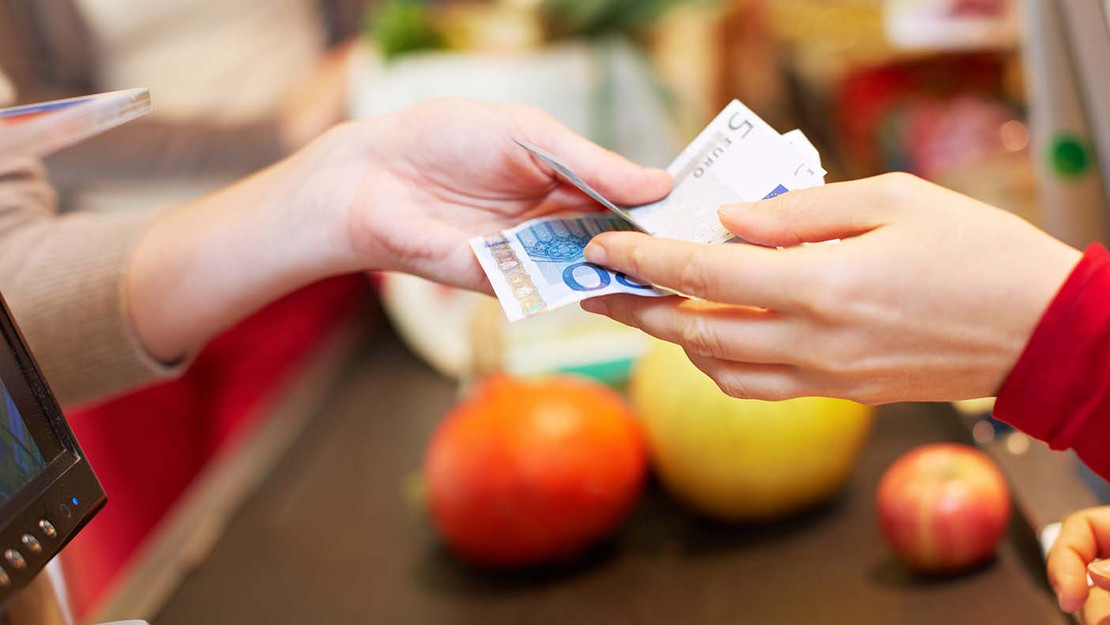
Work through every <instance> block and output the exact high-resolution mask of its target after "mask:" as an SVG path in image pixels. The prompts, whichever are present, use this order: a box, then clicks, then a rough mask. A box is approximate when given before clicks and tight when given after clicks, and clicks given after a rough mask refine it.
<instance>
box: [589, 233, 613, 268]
mask: <svg viewBox="0 0 1110 625" xmlns="http://www.w3.org/2000/svg"><path fill="white" fill-rule="evenodd" d="M584 253H585V255H586V260H588V261H590V262H591V263H594V264H595V265H605V264H608V262H609V253H608V252H607V251H606V250H605V246H604V245H602V244H601V243H600V242H598V241H597V239H594V240H593V241H590V244H589V245H587V246H586V250H585V252H584Z"/></svg>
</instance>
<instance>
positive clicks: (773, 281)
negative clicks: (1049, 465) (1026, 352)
mask: <svg viewBox="0 0 1110 625" xmlns="http://www.w3.org/2000/svg"><path fill="white" fill-rule="evenodd" d="M720 217H721V221H722V223H723V224H724V225H725V226H726V227H727V228H728V229H729V230H730V231H731V232H732V233H734V234H736V235H737V236H739V237H741V238H743V239H745V240H747V241H750V242H751V243H754V244H756V245H742V244H726V245H716V246H707V245H696V244H691V243H684V242H679V241H673V240H665V239H659V238H653V237H649V236H647V235H643V234H639V233H631V232H619V233H605V234H602V235H600V236H598V237H596V238H595V239H594V240H593V242H592V243H591V244H590V246H589V247H587V248H586V258H587V259H589V260H590V261H591V262H594V263H597V264H600V265H604V266H606V267H609V268H611V269H614V270H617V271H622V272H624V273H626V274H628V275H630V276H634V277H636V278H639V279H641V280H644V281H647V282H650V283H652V284H656V285H659V286H663V287H667V288H670V289H673V290H675V291H678V292H680V293H684V294H687V295H690V296H693V297H695V298H699V300H703V301H698V300H688V299H684V298H680V297H671V298H664V299H645V298H637V297H635V296H627V295H613V296H609V297H606V298H598V299H593V300H587V301H586V302H583V304H582V306H583V308H585V309H586V310H588V311H590V312H595V313H600V314H605V315H608V316H610V317H612V318H613V319H616V320H617V321H620V322H623V323H626V324H628V325H632V326H635V327H638V328H641V329H643V330H645V331H646V332H648V333H649V334H653V335H655V336H657V337H659V338H662V339H664V340H668V341H672V342H675V343H678V344H680V345H682V346H683V347H684V348H685V349H686V352H687V353H688V354H689V356H690V358H691V360H692V361H693V362H694V364H696V365H697V366H698V367H699V368H701V369H702V370H703V371H705V372H706V373H707V374H709V376H710V377H712V378H713V379H714V380H715V381H716V382H717V383H718V384H719V385H720V386H721V387H722V388H723V389H724V390H725V391H726V392H728V393H729V394H732V395H734V396H739V397H752V398H760V399H785V398H789V397H796V396H803V395H824V396H831V397H843V398H848V399H854V400H857V401H861V402H866V403H885V402H893V401H911V400H929V401H939V400H955V399H966V398H972V397H984V396H989V395H993V394H995V392H996V391H997V390H998V388H999V386H1000V385H1001V383H1002V381H1003V380H1004V379H1005V377H1006V375H1007V374H1008V372H1009V371H1010V369H1011V368H1012V367H1013V365H1014V364H1015V363H1016V361H1017V359H1018V357H1019V356H1020V354H1021V351H1022V349H1023V348H1024V346H1025V344H1026V342H1027V341H1028V339H1029V336H1030V334H1031V333H1032V331H1033V329H1034V327H1035V326H1036V324H1037V321H1038V320H1039V318H1040V316H1041V314H1042V312H1043V311H1044V310H1045V308H1046V307H1047V305H1048V303H1049V302H1050V301H1051V299H1052V297H1053V296H1054V294H1055V293H1056V291H1057V290H1058V289H1059V287H1060V286H1061V284H1062V283H1063V282H1064V280H1065V278H1066V277H1067V275H1068V274H1069V273H1070V271H1071V270H1072V268H1073V267H1074V266H1075V264H1076V263H1077V262H1078V261H1079V258H1080V253H1079V252H1078V251H1077V250H1074V249H1072V248H1070V247H1068V246H1067V245H1065V244H1063V243H1061V242H1059V241H1057V240H1055V239H1053V238H1052V237H1050V236H1048V235H1047V234H1045V233H1044V232H1041V231H1040V230H1038V229H1036V228H1034V227H1033V226H1032V225H1030V224H1028V223H1026V222H1024V221H1022V220H1021V219H1019V218H1017V217H1015V216H1013V215H1011V214H1010V213H1007V212H1005V211H1002V210H999V209H996V208H994V207H991V206H988V205H986V204H983V203H981V202H978V201H975V200H972V199H970V198H967V197H965V196H962V195H960V194H958V193H955V192H952V191H949V190H946V189H943V188H941V187H938V186H936V185H933V184H930V183H927V182H924V181H922V180H920V179H918V178H915V177H913V176H909V175H907V174H888V175H885V176H880V177H877V178H871V179H866V180H859V181H855V182H847V183H841V184H833V185H828V186H826V187H820V188H815V189H806V190H802V191H795V192H792V193H788V194H786V195H783V196H780V197H778V198H774V199H771V200H766V201H763V202H757V203H754V204H744V205H735V206H726V207H724V208H722V209H721V212H720ZM830 239H842V240H841V241H839V242H838V243H829V244H823V245H801V244H804V243H816V242H822V241H828V240H830ZM777 247H784V248H786V249H776V248H777Z"/></svg>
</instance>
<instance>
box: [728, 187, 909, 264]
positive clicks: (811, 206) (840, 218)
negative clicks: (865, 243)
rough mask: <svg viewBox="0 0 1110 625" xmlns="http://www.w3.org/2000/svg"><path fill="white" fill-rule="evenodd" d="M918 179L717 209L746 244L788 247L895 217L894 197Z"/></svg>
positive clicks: (875, 225) (857, 231)
mask: <svg viewBox="0 0 1110 625" xmlns="http://www.w3.org/2000/svg"><path fill="white" fill-rule="evenodd" d="M920 183H921V181H920V180H919V179H917V178H915V177H913V176H910V175H908V174H887V175H884V176H878V177H875V178H867V179H864V180H856V181H852V182H841V183H837V184H830V185H827V186H824V187H815V188H812V189H799V190H797V191H791V192H790V193H786V194H784V195H780V196H778V197H775V198H772V199H769V200H763V201H760V202H754V203H746V204H730V205H727V206H723V207H721V209H720V212H719V214H720V218H721V223H722V224H723V225H724V226H725V227H726V228H728V230H729V232H731V233H733V234H735V235H736V236H738V237H740V238H742V239H744V240H746V241H751V242H752V243H757V244H759V245H766V246H770V247H792V246H794V245H799V244H801V243H816V242H819V241H828V240H830V239H843V238H847V237H852V236H856V235H860V234H864V233H866V232H870V231H871V230H874V229H875V228H878V227H880V226H882V225H884V224H886V223H887V222H888V221H889V220H890V219H891V217H892V216H893V215H894V214H895V211H896V208H897V206H898V204H899V202H898V198H899V195H900V194H902V195H904V194H907V193H913V192H914V191H913V188H914V187H915V186H916V185H918V184H920Z"/></svg>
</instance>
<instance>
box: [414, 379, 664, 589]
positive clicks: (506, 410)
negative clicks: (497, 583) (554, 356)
mask: <svg viewBox="0 0 1110 625" xmlns="http://www.w3.org/2000/svg"><path fill="white" fill-rule="evenodd" d="M646 456H647V454H646V452H645V449H644V443H643V436H642V433H641V431H640V427H639V424H638V422H637V421H636V419H635V418H634V416H633V415H632V413H631V411H630V410H629V408H628V407H627V405H626V404H625V402H624V401H623V399H622V398H621V397H620V396H619V395H618V394H617V393H615V392H614V391H612V390H610V389H609V388H607V387H605V386H602V385H600V384H598V383H596V382H592V381H590V380H587V379H584V378H576V377H569V376H567V377H553V378H546V379H542V380H538V381H524V380H518V379H514V378H510V377H506V376H498V377H494V378H491V379H488V380H486V381H485V382H484V383H482V384H481V385H479V386H478V388H477V389H476V390H475V391H474V393H473V394H472V395H471V396H470V397H469V398H468V399H466V400H465V401H463V402H462V403H461V404H459V405H458V406H457V407H456V408H455V409H453V410H452V411H451V412H450V413H449V414H448V415H447V417H446V419H445V420H444V421H443V422H442V423H441V424H440V426H439V428H438V430H437V431H436V433H435V435H434V437H433V438H432V442H431V445H430V447H429V449H428V453H427V456H426V458H425V464H424V472H425V478H426V480H427V484H428V502H429V506H430V510H431V513H432V518H433V521H434V523H435V525H436V527H437V528H438V530H439V532H440V533H441V534H442V536H443V537H444V539H445V540H446V542H447V544H448V545H449V546H450V547H451V548H452V549H453V550H454V551H455V552H456V553H457V554H458V555H459V556H461V557H462V558H463V559H465V560H467V561H470V562H472V563H475V564H479V565H485V566H494V567H521V566H529V565H535V564H542V563H547V562H552V561H559V560H564V559H569V558H572V557H573V556H575V555H576V554H578V553H580V552H581V551H583V550H585V549H586V548H588V547H589V546H591V545H593V544H594V543H596V542H598V541H599V540H601V539H603V538H605V537H606V536H608V535H609V534H611V533H612V532H613V531H614V530H615V529H617V527H618V526H619V525H620V524H621V523H622V521H623V520H624V519H625V517H626V516H627V515H628V514H629V512H630V511H631V510H632V508H633V506H634V505H635V503H636V501H637V499H638V498H639V496H640V493H641V491H642V489H643V485H644V478H645V473H646V465H647V462H646Z"/></svg>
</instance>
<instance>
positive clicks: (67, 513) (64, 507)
mask: <svg viewBox="0 0 1110 625" xmlns="http://www.w3.org/2000/svg"><path fill="white" fill-rule="evenodd" d="M58 512H59V513H61V515H62V516H63V517H65V518H67V519H68V518H69V517H71V516H73V510H70V509H69V505H68V504H66V503H60V504H58Z"/></svg>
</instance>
